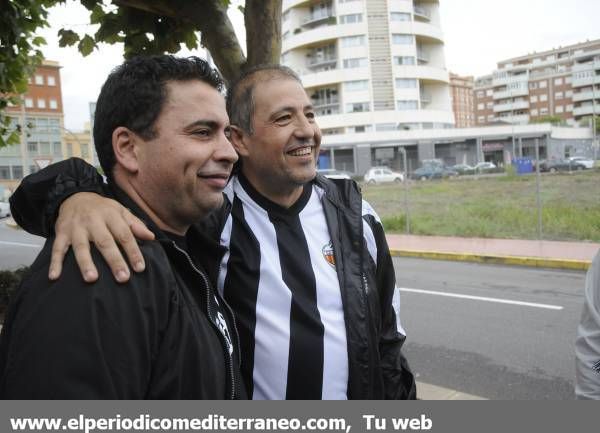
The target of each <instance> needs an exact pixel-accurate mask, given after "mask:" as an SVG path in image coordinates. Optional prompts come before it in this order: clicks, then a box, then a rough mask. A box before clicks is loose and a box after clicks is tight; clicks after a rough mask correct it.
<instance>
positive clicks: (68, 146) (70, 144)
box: [64, 122, 94, 165]
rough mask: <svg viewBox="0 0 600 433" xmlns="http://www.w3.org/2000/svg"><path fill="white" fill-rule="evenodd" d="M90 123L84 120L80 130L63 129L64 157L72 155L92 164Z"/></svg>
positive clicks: (92, 148)
mask: <svg viewBox="0 0 600 433" xmlns="http://www.w3.org/2000/svg"><path fill="white" fill-rule="evenodd" d="M90 125H91V123H90V122H86V123H85V125H84V128H83V131H81V132H76V131H66V130H65V132H66V134H65V136H64V138H65V158H70V157H72V156H74V157H77V158H81V159H85V161H86V162H88V163H89V164H92V165H94V142H93V140H92V132H91V126H90Z"/></svg>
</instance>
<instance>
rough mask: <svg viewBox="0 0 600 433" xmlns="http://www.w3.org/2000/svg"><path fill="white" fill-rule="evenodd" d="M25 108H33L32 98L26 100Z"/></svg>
mask: <svg viewBox="0 0 600 433" xmlns="http://www.w3.org/2000/svg"><path fill="white" fill-rule="evenodd" d="M25 107H26V108H33V99H32V98H25Z"/></svg>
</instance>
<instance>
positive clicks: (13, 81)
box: [0, 0, 57, 147]
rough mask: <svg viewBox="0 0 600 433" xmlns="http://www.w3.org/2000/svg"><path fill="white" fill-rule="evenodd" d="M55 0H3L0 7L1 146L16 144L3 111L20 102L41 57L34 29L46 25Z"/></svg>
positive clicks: (40, 42)
mask: <svg viewBox="0 0 600 433" xmlns="http://www.w3.org/2000/svg"><path fill="white" fill-rule="evenodd" d="M56 3H57V1H56V0H11V1H3V2H2V7H1V8H0V147H2V146H6V145H9V144H14V143H18V141H19V133H20V131H19V129H18V128H16V129H13V130H11V129H10V118H9V117H8V116H6V115H5V114H4V113H5V110H6V107H7V106H8V105H9V104H15V105H16V104H19V103H20V102H21V101H20V97H19V95H21V94H23V93H25V92H26V91H27V79H28V77H29V76H30V75H31V74H32V73H33V71H34V70H35V67H36V66H37V65H39V64H40V62H41V61H42V59H43V56H42V52H41V47H42V46H43V45H45V44H46V41H45V40H44V38H41V37H39V36H36V35H35V32H36V31H37V30H38V29H39V28H42V27H46V26H47V25H48V23H47V21H46V18H47V16H48V8H49V7H51V6H53V5H54V4H56Z"/></svg>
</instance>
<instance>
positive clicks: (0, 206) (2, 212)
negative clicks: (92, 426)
mask: <svg viewBox="0 0 600 433" xmlns="http://www.w3.org/2000/svg"><path fill="white" fill-rule="evenodd" d="M7 216H10V205H9V204H8V203H7V202H5V201H0V218H4V217H7Z"/></svg>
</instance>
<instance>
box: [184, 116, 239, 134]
mask: <svg viewBox="0 0 600 433" xmlns="http://www.w3.org/2000/svg"><path fill="white" fill-rule="evenodd" d="M198 126H207V127H209V128H211V129H215V128H219V126H220V123H219V122H216V121H214V120H204V119H201V120H196V121H195V122H192V123H190V124H188V125H186V126H185V127H184V128H183V129H184V131H189V130H190V129H194V128H197V127H198ZM228 127H229V124H227V125H225V128H228Z"/></svg>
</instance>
